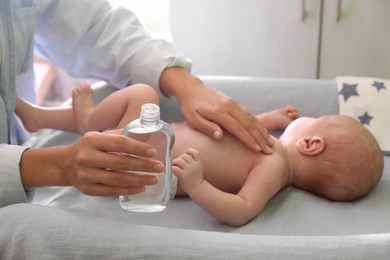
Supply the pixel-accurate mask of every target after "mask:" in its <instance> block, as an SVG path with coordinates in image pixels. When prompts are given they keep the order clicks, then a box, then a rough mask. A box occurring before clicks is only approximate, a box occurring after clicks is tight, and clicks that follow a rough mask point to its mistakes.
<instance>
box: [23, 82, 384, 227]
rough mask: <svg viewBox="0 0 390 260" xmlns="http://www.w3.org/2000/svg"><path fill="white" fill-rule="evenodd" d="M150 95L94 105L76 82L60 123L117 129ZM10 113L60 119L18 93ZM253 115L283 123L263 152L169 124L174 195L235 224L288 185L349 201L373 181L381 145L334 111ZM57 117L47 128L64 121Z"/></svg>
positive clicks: (33, 125) (134, 92)
mask: <svg viewBox="0 0 390 260" xmlns="http://www.w3.org/2000/svg"><path fill="white" fill-rule="evenodd" d="M158 102H159V99H158V97H157V94H156V93H155V91H154V90H153V89H152V88H151V87H149V86H147V85H143V84H136V85H133V86H131V87H128V88H125V89H123V90H120V91H117V92H115V93H113V94H112V95H110V96H108V97H107V98H106V99H104V100H103V101H102V102H101V103H99V104H97V105H95V104H94V102H93V100H92V90H91V88H90V86H89V85H81V86H79V87H77V88H76V89H75V90H74V91H73V113H74V114H73V115H74V119H72V120H71V121H72V122H66V123H67V125H68V126H67V127H68V128H69V129H72V128H74V129H77V131H78V132H80V133H85V132H86V131H91V130H96V131H102V130H105V129H107V128H109V127H118V128H123V127H124V126H126V125H127V124H128V123H129V122H130V121H132V120H134V119H135V118H138V117H139V112H140V107H141V105H142V104H144V103H155V104H158ZM16 112H17V114H18V115H19V116H20V117H21V119H22V121H23V123H24V124H25V125H26V126H29V127H27V128H28V129H29V130H30V131H33V130H37V129H39V128H43V127H47V122H45V121H48V119H49V118H50V120H51V122H50V127H53V125H54V126H55V125H56V122H55V121H61V120H63V119H62V118H60V117H58V116H57V117H56V116H53V115H55V113H56V110H55V109H54V110H53V109H52V110H44V109H43V108H40V107H35V106H33V107H32V106H31V105H29V104H27V103H26V102H24V101H22V100H20V99H18V101H17V108H16ZM62 112H63V111H62ZM45 113H46V114H45ZM65 118H67V119H68V118H70V116H69V117H65ZM256 118H257V119H258V120H259V122H260V123H261V124H262V125H263V126H264V127H265V128H267V129H268V130H273V129H277V128H281V129H284V128H286V129H285V131H284V133H283V135H282V136H280V138H279V139H276V138H274V141H275V145H274V146H273V148H272V149H273V153H272V154H271V155H264V154H261V153H256V152H253V151H252V150H250V149H248V148H247V147H246V146H245V145H244V144H242V143H241V142H240V141H239V140H237V139H236V138H235V137H234V136H232V135H230V134H229V133H227V132H225V134H224V137H223V139H222V140H220V141H218V142H217V141H214V140H212V139H210V138H209V137H207V136H206V135H204V134H202V133H201V132H199V131H196V130H194V129H192V128H191V127H190V126H189V125H188V124H187V123H185V122H181V123H173V124H171V126H172V128H173V130H174V132H175V144H174V146H173V149H172V158H174V159H173V172H174V174H175V175H176V176H177V178H178V188H177V191H176V195H177V196H184V195H188V196H190V197H191V199H192V200H193V201H194V202H196V203H197V204H198V205H199V206H201V207H202V208H203V209H204V210H205V211H207V212H208V213H209V214H211V215H212V216H214V217H215V218H217V219H219V220H220V221H222V222H225V223H227V224H229V225H233V226H241V225H244V224H246V223H247V222H249V221H250V220H251V219H252V218H254V217H255V216H256V215H258V214H259V213H260V212H261V211H262V210H263V208H264V207H265V206H266V204H267V203H268V201H269V200H270V199H271V198H272V197H273V196H274V195H275V194H277V193H278V192H279V191H280V190H282V189H283V188H285V187H287V186H290V185H292V186H295V187H297V188H300V189H303V190H306V191H308V192H311V193H313V194H316V195H319V196H322V197H324V198H327V199H330V200H336V201H350V200H354V199H358V198H360V197H363V196H365V195H367V194H368V193H369V192H370V191H371V190H372V189H373V188H374V187H375V186H376V184H377V183H378V182H379V179H380V177H381V175H382V171H383V167H384V162H383V155H382V152H381V150H380V147H379V145H378V143H377V142H376V140H375V138H374V137H373V136H372V134H371V133H370V132H369V131H368V130H367V129H366V128H365V127H364V126H362V125H361V124H360V123H359V122H358V121H357V120H355V119H353V118H351V117H347V116H341V115H329V116H323V117H320V118H307V117H299V115H298V113H297V111H296V109H295V108H294V107H291V106H287V107H285V108H283V109H278V110H274V111H271V112H266V113H262V114H259V115H257V116H256ZM53 120H54V121H53ZM58 124H60V127H54V128H61V125H63V124H64V122H58ZM189 137H191V138H189Z"/></svg>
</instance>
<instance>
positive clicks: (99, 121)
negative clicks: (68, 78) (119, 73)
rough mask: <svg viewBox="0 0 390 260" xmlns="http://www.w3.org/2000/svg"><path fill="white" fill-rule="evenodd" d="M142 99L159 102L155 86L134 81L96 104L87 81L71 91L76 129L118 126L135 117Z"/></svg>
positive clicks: (97, 129) (137, 114)
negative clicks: (133, 83) (134, 82)
mask: <svg viewBox="0 0 390 260" xmlns="http://www.w3.org/2000/svg"><path fill="white" fill-rule="evenodd" d="M145 103H154V104H159V99H158V96H157V93H156V92H155V90H154V89H153V88H152V87H150V86H148V85H145V84H135V85H132V86H129V87H127V88H124V89H121V90H119V91H116V92H114V93H113V94H111V95H109V96H108V97H106V98H105V99H104V100H103V101H102V102H100V103H99V104H95V103H94V102H93V97H92V90H91V88H90V87H89V86H88V85H87V86H86V85H83V86H80V87H77V88H76V89H75V90H74V91H73V109H74V115H75V119H76V124H77V127H78V130H79V132H80V133H85V132H87V131H91V130H94V131H102V130H105V129H107V128H122V127H124V126H126V125H127V124H128V123H129V122H131V121H132V120H134V119H136V118H138V117H139V113H140V109H141V106H142V105H143V104H145Z"/></svg>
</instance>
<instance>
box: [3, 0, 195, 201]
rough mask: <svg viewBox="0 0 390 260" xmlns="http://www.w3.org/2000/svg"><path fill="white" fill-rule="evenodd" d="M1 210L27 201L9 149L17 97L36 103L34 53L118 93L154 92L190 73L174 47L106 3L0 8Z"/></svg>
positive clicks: (7, 4) (30, 0) (74, 0)
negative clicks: (179, 73) (132, 89)
mask: <svg viewBox="0 0 390 260" xmlns="http://www.w3.org/2000/svg"><path fill="white" fill-rule="evenodd" d="M0 35H1V37H0V46H1V50H0V51H1V54H0V55H1V61H2V63H1V67H0V69H1V73H0V75H1V78H0V144H1V145H0V207H2V206H5V205H8V204H12V203H17V202H25V201H27V198H26V195H25V192H24V190H23V187H22V184H21V180H20V172H19V161H20V157H21V155H22V152H23V151H24V149H26V148H24V147H15V146H10V145H9V144H12V143H15V141H14V140H15V138H14V137H15V129H14V128H15V127H14V126H13V125H14V120H13V112H14V108H15V97H16V93H18V95H19V96H21V97H23V98H25V99H27V100H29V101H30V102H33V103H35V91H34V82H35V81H34V73H33V56H34V50H35V51H36V52H37V53H39V54H40V55H43V56H45V57H47V58H48V59H49V60H51V61H53V62H54V63H56V64H57V65H59V66H60V67H62V68H64V69H65V70H66V71H67V72H68V73H69V74H70V75H72V76H75V77H80V78H88V77H90V78H95V79H102V80H105V81H108V82H109V83H111V84H113V85H115V86H117V87H118V88H123V87H125V86H127V85H129V84H134V83H146V84H149V85H151V86H153V87H154V88H155V89H156V90H157V91H158V93H159V95H160V97H162V98H163V97H164V94H163V93H161V91H160V89H159V83H158V82H159V78H160V75H161V73H162V71H163V70H164V69H165V68H168V67H173V66H180V67H184V68H186V69H188V70H189V69H190V65H191V64H190V62H189V61H188V60H187V59H186V58H185V57H184V56H182V55H181V54H180V53H179V52H178V51H177V50H176V49H175V48H174V47H173V46H172V44H170V43H168V42H166V41H164V40H156V39H152V38H151V37H150V36H149V34H148V33H147V32H146V31H145V30H144V29H143V27H142V26H141V24H140V23H139V22H138V20H137V18H136V17H135V16H134V14H133V13H131V12H130V11H128V10H126V9H124V8H116V9H112V7H111V5H110V4H109V3H108V2H106V1H104V0H65V1H64V0H1V1H0Z"/></svg>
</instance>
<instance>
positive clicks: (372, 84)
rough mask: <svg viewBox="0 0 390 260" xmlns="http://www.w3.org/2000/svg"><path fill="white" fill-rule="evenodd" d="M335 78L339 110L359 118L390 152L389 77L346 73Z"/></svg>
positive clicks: (384, 149)
mask: <svg viewBox="0 0 390 260" xmlns="http://www.w3.org/2000/svg"><path fill="white" fill-rule="evenodd" d="M336 82H337V88H338V91H339V106H340V114H343V115H349V116H352V117H354V118H356V119H357V120H359V121H360V122H361V123H362V124H363V125H364V126H366V127H367V128H368V129H369V130H370V131H371V133H372V134H373V135H374V136H375V138H376V139H377V140H378V142H379V145H380V146H381V148H382V150H383V151H384V152H386V153H390V131H389V127H390V80H386V79H379V78H368V77H349V76H343V77H337V78H336Z"/></svg>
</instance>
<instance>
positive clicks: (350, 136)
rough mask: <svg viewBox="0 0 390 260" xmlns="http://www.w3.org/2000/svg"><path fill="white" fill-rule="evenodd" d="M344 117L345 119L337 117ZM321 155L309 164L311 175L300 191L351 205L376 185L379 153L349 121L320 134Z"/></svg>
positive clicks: (380, 169)
mask: <svg viewBox="0 0 390 260" xmlns="http://www.w3.org/2000/svg"><path fill="white" fill-rule="evenodd" d="M340 117H345V116H340ZM322 138H323V139H324V141H325V144H326V147H325V151H324V152H323V153H322V154H320V155H318V156H316V157H313V158H312V159H313V160H310V161H311V162H310V163H311V166H310V167H309V168H310V169H311V171H312V173H311V174H307V175H306V176H307V178H306V179H305V180H304V183H303V187H302V188H303V189H305V190H307V191H309V192H311V193H314V194H316V195H319V196H322V197H325V198H328V199H330V200H336V201H351V200H355V199H358V198H361V197H363V196H365V195H367V194H368V193H370V192H371V191H372V190H373V189H374V187H375V186H376V185H377V184H378V182H379V180H380V178H381V176H382V172H383V168H384V161H383V152H382V151H381V149H380V146H379V144H378V142H377V141H376V139H375V137H374V136H373V135H372V134H371V133H370V132H369V131H368V129H367V128H365V127H364V126H363V125H362V124H360V123H359V122H358V121H357V120H355V119H354V118H351V117H345V118H342V121H340V124H331V125H329V127H327V129H326V130H325V131H323V133H322Z"/></svg>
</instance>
